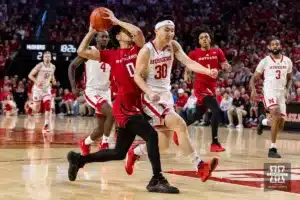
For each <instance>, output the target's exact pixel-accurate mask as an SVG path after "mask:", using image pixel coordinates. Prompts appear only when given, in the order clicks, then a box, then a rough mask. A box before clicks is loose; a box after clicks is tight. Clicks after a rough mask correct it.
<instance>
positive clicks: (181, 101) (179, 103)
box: [176, 94, 189, 107]
mask: <svg viewBox="0 0 300 200" xmlns="http://www.w3.org/2000/svg"><path fill="white" fill-rule="evenodd" d="M188 98H189V97H188V96H187V95H186V94H184V95H182V96H180V97H178V99H177V103H176V106H178V107H183V106H184V105H185V104H186V102H187V100H188Z"/></svg>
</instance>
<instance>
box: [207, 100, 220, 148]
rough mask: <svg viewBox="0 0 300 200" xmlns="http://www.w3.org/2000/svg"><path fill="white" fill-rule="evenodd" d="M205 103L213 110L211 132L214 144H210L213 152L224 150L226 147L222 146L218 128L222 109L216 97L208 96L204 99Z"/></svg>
mask: <svg viewBox="0 0 300 200" xmlns="http://www.w3.org/2000/svg"><path fill="white" fill-rule="evenodd" d="M203 104H204V105H205V106H206V107H208V108H209V109H210V110H211V113H212V116H211V133H212V144H211V146H210V151H211V152H222V151H225V149H224V148H223V147H222V145H221V144H220V142H219V140H218V128H219V123H220V117H221V110H220V107H219V104H218V102H217V100H216V98H215V97H213V96H206V97H204V99H203Z"/></svg>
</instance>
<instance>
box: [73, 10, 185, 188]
mask: <svg viewBox="0 0 300 200" xmlns="http://www.w3.org/2000/svg"><path fill="white" fill-rule="evenodd" d="M105 14H107V16H108V17H105V18H106V19H109V20H111V22H112V23H113V24H114V27H113V28H112V35H113V36H115V38H116V40H118V43H119V45H120V49H116V50H102V51H99V50H97V49H89V48H87V46H88V44H89V43H90V41H91V39H92V37H93V35H94V34H95V30H93V29H92V28H91V27H90V30H89V32H88V33H87V35H86V36H85V37H84V39H83V41H82V42H81V44H80V46H79V48H78V55H79V56H80V57H82V58H86V59H89V60H97V61H102V62H104V63H108V64H109V65H110V66H111V74H112V77H114V81H115V83H116V85H117V88H118V91H117V96H116V99H115V100H114V102H113V114H114V117H115V120H116V123H117V124H116V126H117V127H118V133H117V139H116V146H115V148H114V149H104V150H101V151H98V152H96V153H91V154H89V155H86V156H82V155H80V154H78V153H75V152H72V151H71V152H69V154H68V161H69V173H68V174H69V180H70V181H74V180H75V179H76V176H77V173H78V170H79V169H80V168H82V167H83V166H84V165H85V164H87V163H92V162H106V161H110V160H123V159H124V158H125V157H126V153H127V151H128V149H129V148H130V146H131V144H132V143H133V141H134V139H135V137H136V135H139V136H140V137H141V138H143V139H144V140H145V141H146V143H147V148H148V152H149V153H148V155H149V159H150V162H151V165H152V170H153V177H152V179H151V180H150V182H149V184H148V185H147V190H148V191H150V192H160V193H179V190H178V189H177V188H175V187H173V186H171V185H170V184H169V183H168V181H167V180H166V179H165V177H164V176H163V175H162V173H161V172H162V170H161V163H160V154H159V148H158V136H157V133H156V131H155V130H154V129H153V128H152V126H151V125H150V124H149V123H148V122H147V121H146V120H144V119H143V116H142V113H141V106H140V97H141V91H140V89H139V88H138V87H137V85H136V84H135V82H134V80H133V76H134V68H135V62H136V57H137V54H138V51H139V49H140V47H142V46H143V45H144V44H145V38H144V35H143V33H142V31H141V30H140V29H139V28H138V27H136V26H134V25H132V24H129V23H126V22H123V21H120V20H119V19H117V18H116V17H115V16H114V14H113V13H112V11H110V10H108V9H106V10H105Z"/></svg>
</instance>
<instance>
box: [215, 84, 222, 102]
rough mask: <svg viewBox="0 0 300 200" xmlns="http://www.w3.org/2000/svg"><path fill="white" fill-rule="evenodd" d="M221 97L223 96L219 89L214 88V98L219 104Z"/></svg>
mask: <svg viewBox="0 0 300 200" xmlns="http://www.w3.org/2000/svg"><path fill="white" fill-rule="evenodd" d="M222 98H223V96H222V93H221V89H220V88H217V89H216V100H217V102H218V104H219V105H220V104H221V101H222Z"/></svg>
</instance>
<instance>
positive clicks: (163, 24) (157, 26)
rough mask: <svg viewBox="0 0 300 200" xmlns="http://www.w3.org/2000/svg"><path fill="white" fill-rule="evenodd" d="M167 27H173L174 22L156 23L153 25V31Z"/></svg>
mask: <svg viewBox="0 0 300 200" xmlns="http://www.w3.org/2000/svg"><path fill="white" fill-rule="evenodd" d="M167 25H170V26H175V24H174V22H172V21H171V20H165V21H161V22H158V23H157V24H156V25H155V29H159V28H160V27H162V26H167Z"/></svg>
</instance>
